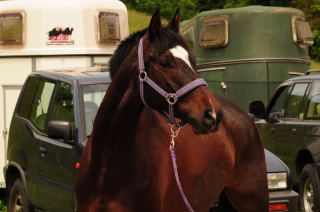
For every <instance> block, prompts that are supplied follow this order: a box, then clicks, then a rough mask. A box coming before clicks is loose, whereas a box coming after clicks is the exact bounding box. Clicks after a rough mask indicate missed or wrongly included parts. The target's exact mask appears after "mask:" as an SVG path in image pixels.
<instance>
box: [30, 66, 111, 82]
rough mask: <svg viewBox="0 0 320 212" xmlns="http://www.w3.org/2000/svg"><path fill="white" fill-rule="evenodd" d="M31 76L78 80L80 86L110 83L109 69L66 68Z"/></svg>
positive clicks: (39, 72) (33, 73) (36, 72)
mask: <svg viewBox="0 0 320 212" xmlns="http://www.w3.org/2000/svg"><path fill="white" fill-rule="evenodd" d="M30 75H31V76H43V77H46V78H50V79H56V80H76V81H77V82H78V83H79V84H95V83H110V82H111V77H110V74H109V72H108V69H106V68H101V67H86V68H65V69H52V70H43V71H35V72H32V73H31V74H30Z"/></svg>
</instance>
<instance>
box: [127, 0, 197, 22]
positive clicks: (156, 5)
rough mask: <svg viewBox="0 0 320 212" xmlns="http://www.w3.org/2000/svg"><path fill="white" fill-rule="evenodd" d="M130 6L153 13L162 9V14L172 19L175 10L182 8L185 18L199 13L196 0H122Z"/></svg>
mask: <svg viewBox="0 0 320 212" xmlns="http://www.w3.org/2000/svg"><path fill="white" fill-rule="evenodd" d="M122 1H123V2H124V3H125V4H126V5H127V6H128V7H129V8H134V9H136V10H138V11H141V12H144V13H147V14H149V15H150V14H152V13H153V12H154V11H155V10H157V9H160V13H161V16H162V17H164V18H166V19H171V17H172V16H173V14H174V12H175V10H176V9H177V8H180V11H181V14H182V15H183V17H182V18H183V19H188V18H191V17H192V16H194V15H195V14H196V13H197V10H195V8H196V7H197V4H196V0H176V1H172V0H122Z"/></svg>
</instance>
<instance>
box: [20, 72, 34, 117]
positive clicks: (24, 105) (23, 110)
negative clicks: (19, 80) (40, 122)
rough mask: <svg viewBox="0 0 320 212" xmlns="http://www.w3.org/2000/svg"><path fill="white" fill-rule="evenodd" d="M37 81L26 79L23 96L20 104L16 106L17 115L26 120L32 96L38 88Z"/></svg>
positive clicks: (32, 78)
mask: <svg viewBox="0 0 320 212" xmlns="http://www.w3.org/2000/svg"><path fill="white" fill-rule="evenodd" d="M38 85H39V79H38V78H35V77H31V78H29V79H28V81H27V83H26V86H25V89H24V90H23V94H22V96H21V100H20V103H19V105H18V111H17V112H18V115H19V116H22V117H24V118H28V117H29V114H30V109H31V106H32V101H33V97H34V94H35V92H36V90H37V88H38Z"/></svg>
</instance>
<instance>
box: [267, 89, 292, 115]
mask: <svg viewBox="0 0 320 212" xmlns="http://www.w3.org/2000/svg"><path fill="white" fill-rule="evenodd" d="M288 91H289V86H283V87H281V88H280V89H279V91H278V92H277V93H276V94H275V99H273V100H272V101H271V109H270V115H271V116H274V115H276V116H277V117H283V115H284V108H285V102H286V99H287V96H288Z"/></svg>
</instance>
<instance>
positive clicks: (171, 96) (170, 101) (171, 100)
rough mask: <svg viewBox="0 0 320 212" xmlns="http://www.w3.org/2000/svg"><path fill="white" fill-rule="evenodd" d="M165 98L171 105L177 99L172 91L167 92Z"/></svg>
mask: <svg viewBox="0 0 320 212" xmlns="http://www.w3.org/2000/svg"><path fill="white" fill-rule="evenodd" d="M166 99H167V102H168V103H169V104H172V105H174V104H175V103H176V102H177V100H178V98H176V97H175V96H174V94H173V93H169V94H168V96H167V98H166Z"/></svg>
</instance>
